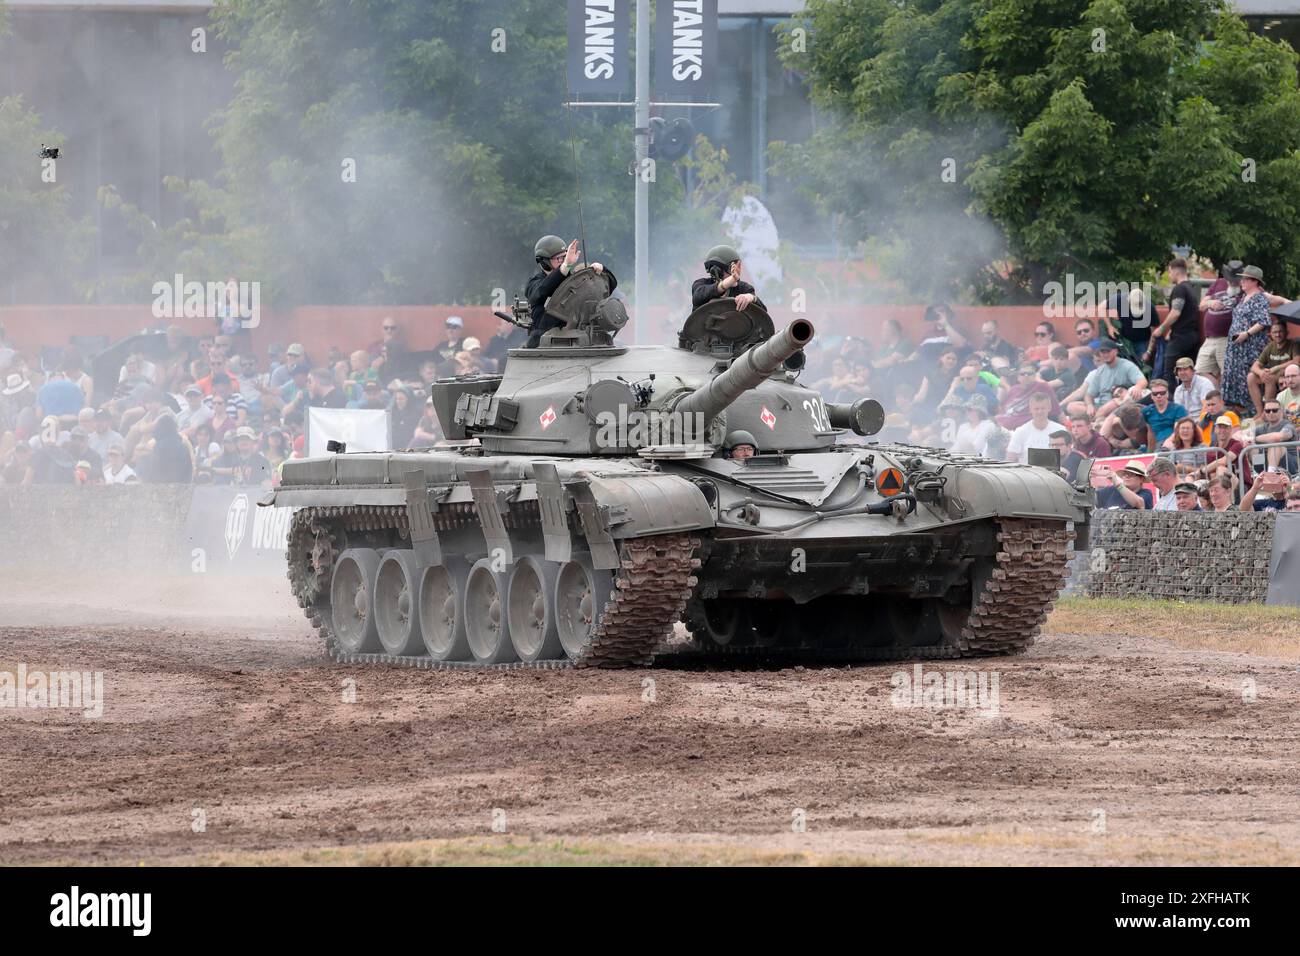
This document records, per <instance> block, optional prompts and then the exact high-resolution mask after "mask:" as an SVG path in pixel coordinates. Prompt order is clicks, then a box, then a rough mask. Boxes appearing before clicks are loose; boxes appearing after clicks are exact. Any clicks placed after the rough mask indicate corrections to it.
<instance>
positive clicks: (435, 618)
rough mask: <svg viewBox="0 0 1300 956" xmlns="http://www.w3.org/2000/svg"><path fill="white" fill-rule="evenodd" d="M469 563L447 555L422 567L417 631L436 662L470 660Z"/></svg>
mask: <svg viewBox="0 0 1300 956" xmlns="http://www.w3.org/2000/svg"><path fill="white" fill-rule="evenodd" d="M468 577H469V564H468V563H467V562H466V561H464V560H461V559H460V558H454V557H449V558H445V559H444V560H443V563H442V564H440V565H436V566H434V567H428V568H425V569H424V573H423V576H422V580H421V582H420V631H421V632H422V634H423V637H424V646H425V649H426V650H428V652H429V656H430V657H432V658H433V659H434V660H435V661H465V660H469V636H468V634H466V632H465V582H466V579H467V578H468Z"/></svg>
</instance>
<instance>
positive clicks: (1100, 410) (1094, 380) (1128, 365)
mask: <svg viewBox="0 0 1300 956" xmlns="http://www.w3.org/2000/svg"><path fill="white" fill-rule="evenodd" d="M1117 387H1122V388H1125V389H1127V390H1128V397H1129V399H1130V400H1132V401H1135V402H1136V401H1137V400H1138V399H1139V398H1141V397H1142V393H1143V391H1144V390H1145V389H1146V387H1147V380H1146V376H1145V375H1143V374H1142V370H1141V369H1139V368H1138V367H1137V366H1136V365H1134V364H1133V363H1132V362H1130V361H1129V360H1128V359H1123V358H1120V357H1119V343H1117V342H1116V341H1115V340H1114V339H1102V340H1101V341H1100V342H1098V343H1097V367H1096V368H1094V369H1093V370H1092V371H1091V372H1089V373H1088V374H1087V376H1085V378H1084V380H1083V384H1082V385H1080V386H1079V387H1078V388H1076V389H1075V390H1074V391H1073V392H1071V393H1070V394H1069V395H1068V396H1066V399H1065V402H1064V404H1066V405H1069V403H1070V402H1072V401H1075V400H1077V399H1082V401H1083V402H1084V407H1085V408H1086V409H1087V411H1088V414H1090V415H1092V416H1093V417H1094V419H1096V418H1104V417H1106V416H1107V415H1109V414H1110V413H1111V412H1112V411H1114V410H1115V407H1116V406H1117V405H1118V404H1119V403H1118V402H1117V401H1116V400H1115V399H1114V398H1112V397H1111V393H1112V392H1113V391H1114V390H1115V389H1116V388H1117Z"/></svg>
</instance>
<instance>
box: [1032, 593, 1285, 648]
mask: <svg viewBox="0 0 1300 956" xmlns="http://www.w3.org/2000/svg"><path fill="white" fill-rule="evenodd" d="M1043 632H1044V633H1046V634H1052V633H1056V634H1098V635H1115V636H1118V635H1133V636H1145V637H1159V638H1163V639H1165V640H1169V641H1172V642H1173V643H1175V644H1176V645H1178V646H1179V647H1183V648H1187V649H1188V650H1211V651H1229V652H1234V653H1240V654H1260V655H1264V656H1268V657H1281V658H1286V659H1287V660H1300V608H1293V607H1275V606H1269V605H1263V604H1215V603H1213V602H1210V601H1159V600H1153V599H1150V598H1086V597H1068V598H1062V599H1061V600H1060V601H1059V602H1058V603H1057V605H1056V607H1055V608H1054V609H1053V610H1052V613H1051V614H1050V615H1048V618H1047V623H1046V624H1045V625H1044V626H1043Z"/></svg>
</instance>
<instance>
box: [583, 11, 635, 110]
mask: <svg viewBox="0 0 1300 956" xmlns="http://www.w3.org/2000/svg"><path fill="white" fill-rule="evenodd" d="M631 9H632V0H569V66H568V86H569V94H570V95H572V94H575V93H620V94H621V93H625V92H627V85H628V74H629V70H628V62H627V61H628V42H627V36H628V24H629V22H630V19H629V17H630V11H631Z"/></svg>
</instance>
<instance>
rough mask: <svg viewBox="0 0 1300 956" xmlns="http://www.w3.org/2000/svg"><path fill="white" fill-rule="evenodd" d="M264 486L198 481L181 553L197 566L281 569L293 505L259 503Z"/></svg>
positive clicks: (230, 570)
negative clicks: (203, 484)
mask: <svg viewBox="0 0 1300 956" xmlns="http://www.w3.org/2000/svg"><path fill="white" fill-rule="evenodd" d="M262 494H263V490H262V489H261V488H232V487H224V488H223V487H212V486H209V487H196V488H195V489H194V495H193V497H192V498H191V500H190V513H189V516H188V517H187V518H186V521H185V542H184V547H183V548H182V554H181V559H182V561H183V562H184V563H185V564H186V565H187V566H188V567H189V569H190V570H191V571H194V572H196V573H200V572H217V573H224V574H248V575H279V574H283V573H284V553H285V548H286V546H287V542H288V536H289V523H290V522H291V521H292V519H293V509H292V508H284V507H278V508H259V507H258V505H257V500H258V498H260V497H261V496H262Z"/></svg>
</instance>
